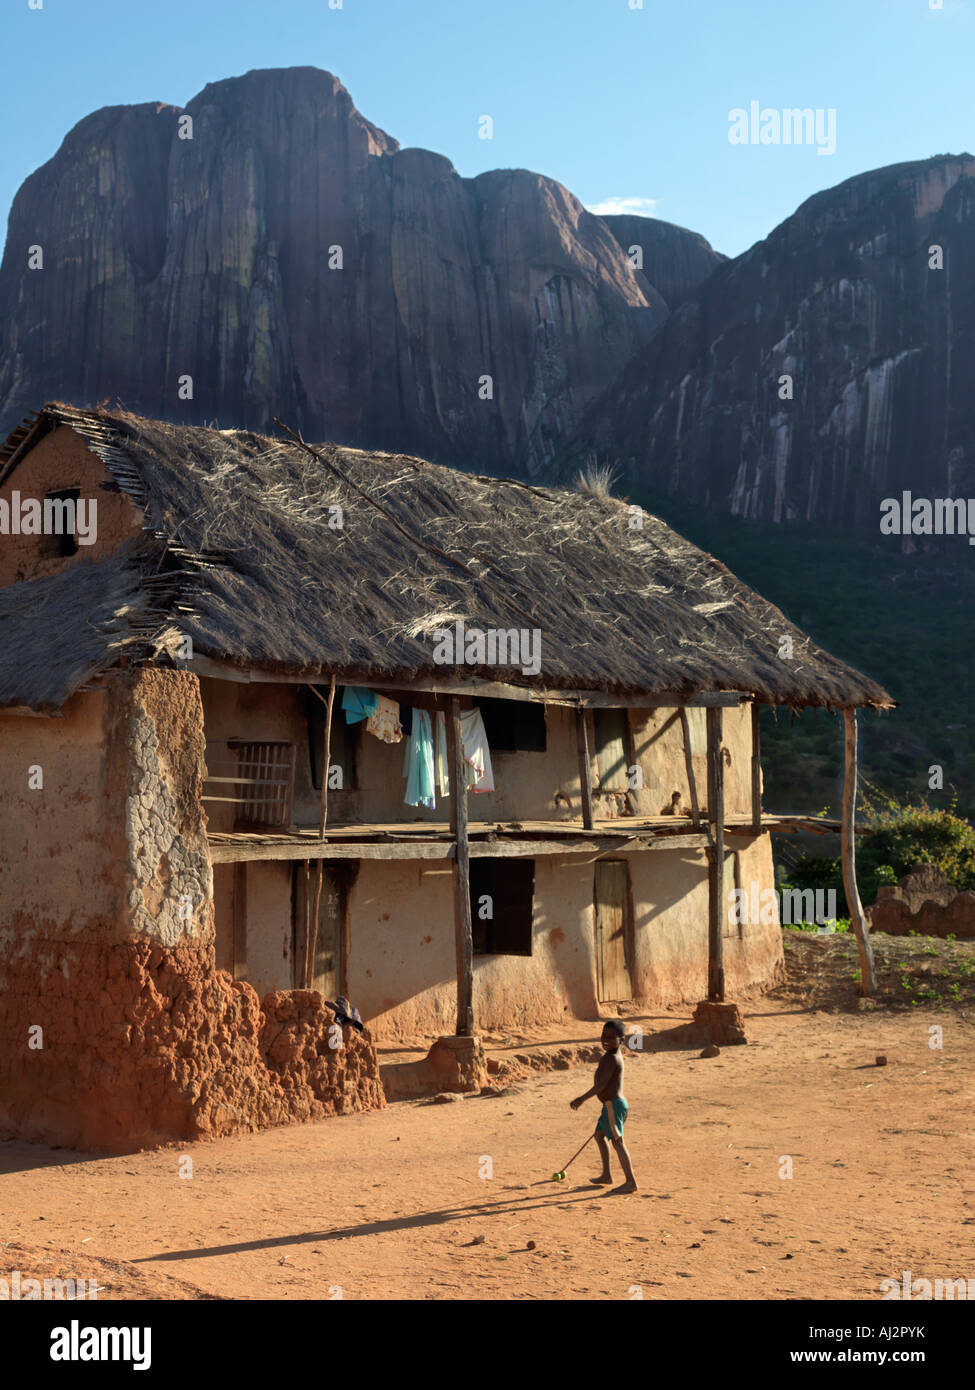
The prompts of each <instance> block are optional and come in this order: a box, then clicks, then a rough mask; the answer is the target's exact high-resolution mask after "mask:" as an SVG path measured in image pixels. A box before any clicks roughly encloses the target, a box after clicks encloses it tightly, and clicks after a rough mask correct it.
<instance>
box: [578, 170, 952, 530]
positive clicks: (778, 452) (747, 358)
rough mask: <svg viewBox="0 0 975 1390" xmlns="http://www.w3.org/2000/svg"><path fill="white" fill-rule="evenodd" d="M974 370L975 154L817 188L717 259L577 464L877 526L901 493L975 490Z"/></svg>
mask: <svg viewBox="0 0 975 1390" xmlns="http://www.w3.org/2000/svg"><path fill="white" fill-rule="evenodd" d="M785 378H788V379H789V380H788V381H786V380H785ZM973 380H975V159H973V158H972V157H971V156H970V155H967V154H963V155H958V156H953V155H943V156H938V157H936V158H933V159H928V160H923V161H919V162H917V163H912V164H898V165H893V166H890V167H889V168H885V169H878V170H875V171H874V172H872V173H868V174H862V175H859V176H857V177H856V178H852V179H848V180H847V181H846V182H845V183H841V184H839V185H838V186H837V187H836V188H831V189H829V190H827V191H826V192H823V193H820V194H817V195H816V196H815V197H813V198H810V199H809V200H808V201H807V202H806V203H804V204H803V205H802V207H800V208H799V210H798V211H797V212H796V213H794V214H793V216H791V217H790V218H788V219H787V220H786V221H785V222H783V223H782V225H781V226H780V227H778V228H776V230H775V231H774V232H772V234H771V235H770V236H769V237H767V238H766V239H765V240H764V241H760V242H758V243H757V244H756V245H755V246H753V247H752V248H751V250H750V251H747V252H746V253H745V254H744V255H742V256H739V257H737V259H735V260H733V261H726V262H725V263H724V264H723V265H721V266H719V267H718V268H717V269H716V270H714V272H713V273H712V274H711V275H710V276H708V277H707V278H706V279H704V280H703V282H701V283H699V284H698V285H697V287H696V289H693V290H692V291H691V292H690V293H689V294H688V295H687V297H686V298H685V299H684V302H683V303H682V304H680V306H679V308H677V309H676V312H674V313H673V314H672V315H671V316H670V318H669V319H668V320H667V322H666V323H665V324H664V325H663V327H662V328H661V329H660V331H659V332H658V333H657V334H656V335H655V336H654V338H653V339H652V341H651V342H649V343H648V344H647V345H646V346H644V347H643V348H641V349H640V351H639V352H638V353H637V354H636V355H635V357H634V358H633V360H632V361H631V362H630V363H629V364H628V365H627V367H626V368H625V369H624V371H623V372H622V374H621V375H620V377H619V378H618V379H617V381H615V382H614V383H613V385H612V386H611V387H610V388H609V389H608V390H607V391H606V392H605V393H604V395H603V397H602V398H601V399H600V400H599V401H598V402H596V403H595V405H594V406H593V407H592V408H591V409H590V411H589V412H588V415H587V418H586V420H585V421H584V422H583V425H582V427H581V429H580V430H579V432H578V433H577V437H576V439H575V440H574V441H573V443H572V445H571V447H570V448H569V450H568V451H567V452H566V454H565V455H564V456H563V457H562V459H561V460H560V466H561V469H562V471H563V473H565V474H568V473H569V471H570V470H571V469H572V467H573V466H574V465H576V464H577V463H578V461H579V460H580V459H583V458H587V457H591V456H592V455H595V456H596V457H597V458H598V459H599V460H600V461H606V462H611V463H612V464H614V465H615V466H616V467H617V468H618V470H619V471H621V472H622V473H623V474H624V475H625V476H626V477H627V478H628V479H630V480H638V481H639V482H642V483H643V484H645V485H648V486H650V487H652V488H653V489H654V490H655V491H657V492H660V493H667V494H671V495H680V496H681V497H682V498H684V499H686V500H690V501H695V502H699V503H702V504H704V505H706V506H709V507H711V508H714V509H716V510H721V511H730V512H733V513H735V514H737V515H739V516H742V517H745V518H752V519H761V520H768V521H782V520H787V519H800V520H807V521H812V522H815V523H817V524H819V525H826V526H830V527H837V528H839V529H844V528H849V526H850V525H851V523H855V524H857V525H858V526H861V527H863V528H865V529H871V530H873V531H874V533H875V534H879V517H880V511H879V504H880V501H881V499H883V498H884V497H887V496H899V495H900V492H901V491H902V489H912V490H913V491H914V493H915V495H918V496H922V495H923V496H926V497H931V498H933V497H947V496H975V395H973V391H972V382H973ZM790 394H791V398H790Z"/></svg>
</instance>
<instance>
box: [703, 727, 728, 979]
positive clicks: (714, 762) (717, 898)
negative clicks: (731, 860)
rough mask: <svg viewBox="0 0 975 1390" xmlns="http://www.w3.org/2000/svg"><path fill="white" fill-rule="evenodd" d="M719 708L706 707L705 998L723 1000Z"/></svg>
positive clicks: (721, 780)
mask: <svg viewBox="0 0 975 1390" xmlns="http://www.w3.org/2000/svg"><path fill="white" fill-rule="evenodd" d="M721 722H722V721H721V711H720V709H709V710H708V713H707V728H708V821H709V824H710V829H711V840H712V843H711V845H710V846H709V848H708V1000H709V1001H710V1002H717V1003H721V1002H722V1001H723V1000H724V921H725V913H726V911H727V904H726V903H725V901H724V759H723V757H722V752H721Z"/></svg>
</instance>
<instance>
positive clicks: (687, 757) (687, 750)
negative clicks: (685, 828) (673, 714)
mask: <svg viewBox="0 0 975 1390" xmlns="http://www.w3.org/2000/svg"><path fill="white" fill-rule="evenodd" d="M680 726H681V729H682V730H683V733H684V768H685V770H686V772H687V788H688V791H689V792H690V795H691V820H692V821H693V824H694V829H695V830H697V829H698V828H699V827H700V824H701V808H700V806H699V805H698V800H697V782H696V781H695V778H694V759H693V758H692V757H691V726H690V721H689V720H688V718H687V710H686V709H685V708H684V706H683V705H681V707H680Z"/></svg>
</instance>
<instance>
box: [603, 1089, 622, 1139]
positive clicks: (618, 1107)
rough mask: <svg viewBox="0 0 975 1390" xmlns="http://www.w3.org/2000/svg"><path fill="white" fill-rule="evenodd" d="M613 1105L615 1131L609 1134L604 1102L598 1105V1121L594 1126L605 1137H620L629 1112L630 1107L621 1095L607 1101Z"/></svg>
mask: <svg viewBox="0 0 975 1390" xmlns="http://www.w3.org/2000/svg"><path fill="white" fill-rule="evenodd" d="M609 1104H610V1105H611V1106H612V1107H613V1119H614V1120H615V1122H616V1124H615V1128H616V1133H615V1134H611V1133H610V1130H609V1120H608V1119H607V1118H606V1103H605V1102H603V1103H601V1104H600V1107H599V1123H598V1124H597V1125H596V1128H597V1129H598V1130H599V1132H600V1134H605V1136H606V1138H607V1139H622V1138H623V1126H624V1125H625V1124H626V1117H627V1115H628V1114H629V1112H630V1107H629V1106H628V1105H627V1103H626V1101H625V1100H624V1099H623V1097H622V1096H617V1097H616V1099H615V1100H611V1101H609Z"/></svg>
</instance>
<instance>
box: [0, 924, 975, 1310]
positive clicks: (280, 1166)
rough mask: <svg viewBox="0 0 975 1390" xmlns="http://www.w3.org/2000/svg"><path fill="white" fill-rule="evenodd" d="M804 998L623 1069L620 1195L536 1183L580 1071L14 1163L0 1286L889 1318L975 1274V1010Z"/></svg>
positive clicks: (555, 1152)
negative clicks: (726, 1306)
mask: <svg viewBox="0 0 975 1390" xmlns="http://www.w3.org/2000/svg"><path fill="white" fill-rule="evenodd" d="M803 947H804V949H805V950H806V954H811V953H813V952H815V951H817V950H820V949H825V947H823V946H822V944H821V943H812V945H810V946H808V948H807V947H806V943H803ZM844 949H845V948H844ZM845 969H846V967H845V966H844V970H845ZM793 973H794V972H793ZM847 993H849V987H848V989H847ZM797 996H801V990H798V989H797V988H796V985H795V981H794V980H793V982H792V987H791V989H789V988H787V989H784V990H783V991H780V992H779V994H778V995H777V996H775V997H770V998H767V999H764V1000H759V1001H756V1002H753V1003H752V1004H750V1005H747V1006H746V1009H745V1016H746V1026H747V1029H748V1034H749V1040H750V1044H749V1046H747V1047H737V1048H727V1049H724V1050H723V1051H722V1053H721V1055H720V1056H719V1057H717V1058H714V1059H712V1060H701V1059H699V1057H698V1050H699V1049H697V1048H694V1049H689V1048H688V1047H687V1046H686V1044H684V1043H683V1042H681V1041H680V1039H679V1035H678V1038H677V1039H673V1040H668V1039H667V1038H666V1037H661V1036H658V1037H657V1039H656V1041H655V1043H654V1044H653V1045H654V1046H655V1047H656V1048H659V1049H660V1050H656V1051H647V1052H645V1053H643V1054H642V1055H640V1054H632V1055H628V1057H627V1068H626V1083H625V1090H626V1095H627V1097H628V1099H629V1102H630V1107H631V1109H630V1119H629V1123H628V1125H627V1142H628V1145H629V1148H630V1152H631V1154H632V1156H633V1162H634V1167H635V1170H636V1175H637V1178H638V1180H639V1181H640V1183H641V1190H640V1191H639V1192H637V1193H635V1194H634V1195H632V1196H618V1195H613V1194H609V1193H607V1192H606V1191H605V1190H603V1189H599V1190H593V1189H591V1188H590V1187H589V1184H588V1182H587V1178H588V1176H589V1174H590V1173H593V1172H595V1161H594V1159H595V1155H594V1152H593V1150H592V1149H591V1148H590V1149H589V1150H587V1151H585V1152H584V1153H583V1154H582V1156H581V1157H580V1158H579V1159H578V1160H577V1161H576V1163H575V1165H574V1166H573V1167H572V1168H571V1169H570V1170H569V1178H568V1181H567V1182H565V1183H564V1184H562V1185H559V1186H554V1185H553V1184H552V1183H551V1182H550V1181H546V1179H548V1178H550V1175H551V1173H552V1171H553V1170H554V1169H556V1168H558V1167H560V1166H561V1165H563V1164H564V1163H565V1162H566V1160H567V1159H568V1158H569V1156H570V1154H571V1153H572V1151H573V1150H574V1149H575V1148H576V1147H577V1146H578V1144H579V1143H580V1142H581V1140H582V1138H583V1137H584V1136H585V1134H586V1133H587V1128H589V1127H591V1126H592V1125H593V1124H594V1123H595V1120H596V1110H595V1107H594V1104H593V1103H590V1104H589V1106H588V1107H587V1108H584V1109H583V1111H582V1112H576V1113H573V1112H572V1111H571V1110H570V1109H569V1105H568V1102H569V1100H570V1099H571V1097H573V1096H574V1095H578V1094H579V1093H580V1092H582V1091H583V1090H585V1089H586V1088H587V1087H588V1086H589V1085H590V1075H591V1072H590V1069H589V1068H588V1067H586V1068H573V1069H572V1070H571V1071H556V1072H547V1073H535V1074H534V1075H532V1076H530V1077H528V1078H527V1079H526V1080H522V1081H519V1082H517V1083H516V1084H514V1085H513V1086H511V1087H509V1088H508V1089H507V1090H506V1091H505V1092H504V1093H503V1094H501V1095H499V1096H474V1097H468V1098H463V1099H461V1098H456V1099H454V1100H453V1102H452V1103H450V1104H435V1103H432V1102H430V1101H403V1102H397V1103H395V1104H392V1105H390V1106H389V1107H388V1109H386V1110H384V1111H378V1112H372V1113H367V1114H361V1115H350V1116H347V1117H340V1118H336V1119H329V1120H324V1121H320V1122H318V1123H314V1124H308V1125H304V1126H295V1127H288V1128H282V1129H275V1130H270V1131H266V1132H264V1133H261V1134H255V1135H246V1136H241V1137H237V1138H231V1139H223V1140H220V1141H217V1142H215V1143H199V1144H194V1145H190V1146H187V1147H186V1148H184V1149H182V1150H176V1149H168V1150H157V1151H154V1152H145V1153H137V1154H131V1155H127V1156H123V1157H113V1158H97V1157H91V1156H87V1155H81V1154H75V1153H73V1152H68V1151H63V1150H61V1151H59V1150H53V1149H46V1148H42V1147H39V1146H35V1145H28V1144H23V1143H20V1142H18V1141H8V1142H7V1143H4V1144H0V1223H2V1224H0V1239H2V1241H3V1242H12V1244H10V1245H8V1246H7V1248H6V1249H5V1250H3V1251H2V1253H0V1277H9V1271H12V1270H13V1269H20V1270H21V1271H22V1274H24V1275H25V1276H26V1274H27V1273H33V1272H37V1273H40V1274H41V1275H42V1276H43V1274H44V1273H48V1274H51V1273H55V1272H57V1270H58V1269H60V1270H61V1271H62V1272H63V1273H64V1274H66V1275H74V1276H76V1277H79V1278H81V1277H86V1276H87V1275H88V1274H89V1273H92V1272H94V1273H95V1274H96V1275H97V1277H98V1279H99V1285H100V1286H101V1292H100V1294H99V1297H100V1298H102V1299H106V1298H113V1297H114V1298H122V1297H134V1298H174V1297H175V1298H184V1297H187V1296H191V1297H192V1296H193V1289H192V1287H190V1288H189V1289H188V1288H187V1286H193V1287H195V1288H196V1289H197V1290H199V1291H200V1293H199V1295H198V1296H206V1295H209V1296H217V1297H224V1298H278V1299H297V1298H300V1299H309V1298H310V1299H318V1298H328V1297H338V1296H341V1297H344V1298H352V1299H404V1298H405V1299H420V1298H427V1299H470V1298H492V1299H565V1298H599V1299H620V1298H628V1297H633V1296H642V1297H644V1298H652V1299H675V1298H678V1299H679V1298H736V1299H742V1298H744V1299H779V1298H788V1299H803V1298H827V1299H839V1298H853V1299H876V1298H878V1297H879V1295H880V1292H881V1290H880V1281H881V1280H882V1279H885V1278H888V1277H891V1276H893V1277H896V1278H898V1279H899V1278H900V1276H901V1271H902V1270H905V1269H906V1270H910V1271H911V1272H912V1275H913V1277H915V1278H917V1277H928V1278H937V1277H953V1278H958V1277H965V1278H968V1277H975V1256H973V1254H972V1248H973V1236H975V1204H973V1198H975V1170H973V1166H972V1157H973V1132H972V1082H971V1077H972V1073H973V1063H975V1025H973V1023H972V1021H971V1019H970V1017H969V1016H968V1014H967V1012H966V1011H964V1010H962V1011H961V1012H959V1011H957V1010H952V1009H948V1008H944V1009H942V1008H936V1009H922V1010H917V1009H915V1010H914V1011H910V1010H901V1011H897V1010H889V1011H884V1010H881V1011H880V1012H875V1013H858V1012H857V1011H856V1009H855V1007H853V1008H852V1009H848V1011H847V1012H839V1013H837V1012H831V1013H830V1012H824V1011H816V1010H814V1009H812V1008H811V1007H810V1005H809V1003H808V1001H806V1002H804V1001H803V999H802V998H801V997H797ZM817 1001H818V996H817ZM848 1004H849V1001H848V1000H847V1006H848ZM689 1016H690V1015H689V1012H688V1013H686V1014H678V1013H669V1014H660V1015H657V1016H654V1017H652V1018H649V1019H647V1020H644V1027H646V1028H647V1029H648V1031H651V1032H654V1033H657V1034H658V1035H659V1034H661V1032H662V1031H663V1030H667V1029H674V1028H676V1027H678V1026H679V1025H681V1024H682V1023H685V1022H686V1021H687V1020H688V1019H689ZM636 1021H637V1020H635V1019H634V1020H632V1021H631V1022H636ZM932 1024H939V1025H940V1026H941V1027H942V1028H943V1029H944V1039H943V1040H944V1046H943V1049H942V1050H932V1048H931V1047H929V1039H930V1034H929V1029H930V1027H931V1025H932ZM598 1031H599V1024H598V1023H595V1024H594V1023H592V1022H589V1023H575V1024H573V1025H571V1026H570V1027H567V1028H564V1029H563V1030H562V1034H561V1039H562V1041H564V1042H565V1043H566V1044H581V1043H588V1042H590V1041H593V1040H595V1038H596V1037H597V1035H598ZM674 1042H678V1043H679V1046H676V1047H675V1046H674V1045H673V1044H674ZM522 1046H523V1045H522ZM879 1053H883V1054H885V1055H886V1056H887V1058H888V1065H887V1066H885V1067H878V1066H876V1065H875V1059H876V1057H877V1054H879ZM186 1154H189V1155H190V1156H191V1157H192V1160H193V1176H192V1178H180V1177H179V1176H178V1173H179V1164H180V1160H181V1157H182V1156H183V1155H186ZM784 1155H788V1156H790V1157H791V1159H792V1162H793V1173H794V1176H793V1177H792V1178H783V1177H781V1176H780V1168H781V1165H782V1157H783V1156H784ZM487 1160H490V1163H491V1165H492V1171H493V1176H491V1177H482V1176H480V1175H479V1173H480V1172H481V1171H487V1168H486V1164H487ZM529 1241H534V1242H535V1249H534V1250H528V1248H527V1246H528V1242H529ZM31 1261H34V1262H35V1263H34V1265H33V1266H32V1265H31ZM86 1262H87V1263H86ZM42 1266H43V1267H42ZM172 1279H176V1280H179V1281H180V1284H179V1285H175V1286H174V1285H173V1283H172V1282H171V1281H172Z"/></svg>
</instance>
